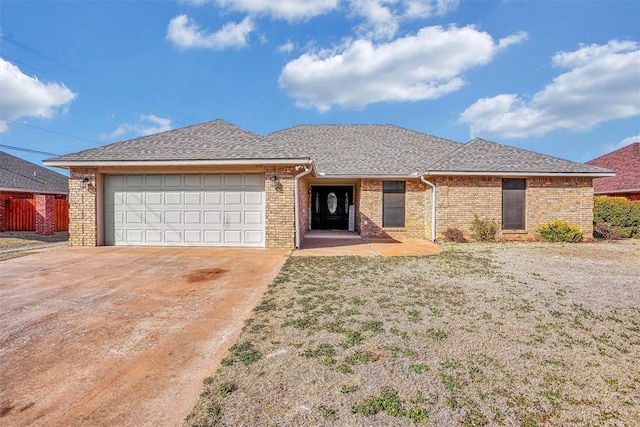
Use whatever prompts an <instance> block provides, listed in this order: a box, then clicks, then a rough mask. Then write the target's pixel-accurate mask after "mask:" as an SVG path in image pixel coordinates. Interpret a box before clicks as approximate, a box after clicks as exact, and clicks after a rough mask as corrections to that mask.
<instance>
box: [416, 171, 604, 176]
mask: <svg viewBox="0 0 640 427" xmlns="http://www.w3.org/2000/svg"><path fill="white" fill-rule="evenodd" d="M422 175H430V176H502V177H510V176H545V177H553V176H561V177H584V178H603V177H607V176H616V174H615V173H613V172H594V173H591V172H497V171H496V172H453V171H452V172H441V171H438V172H425V173H423V174H422Z"/></svg>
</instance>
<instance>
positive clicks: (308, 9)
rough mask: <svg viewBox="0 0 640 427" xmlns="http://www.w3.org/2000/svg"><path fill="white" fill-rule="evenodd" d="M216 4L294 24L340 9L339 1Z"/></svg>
mask: <svg viewBox="0 0 640 427" xmlns="http://www.w3.org/2000/svg"><path fill="white" fill-rule="evenodd" d="M216 3H217V4H218V5H219V6H220V7H224V8H227V9H230V10H235V11H239V12H245V13H250V14H252V15H269V16H271V17H272V18H276V19H284V20H287V21H289V22H293V21H300V20H305V19H309V18H313V17H314V16H318V15H323V14H325V13H328V12H330V11H332V10H334V9H336V8H337V7H338V3H339V0H216Z"/></svg>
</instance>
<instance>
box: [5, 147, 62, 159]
mask: <svg viewBox="0 0 640 427" xmlns="http://www.w3.org/2000/svg"><path fill="white" fill-rule="evenodd" d="M0 147H2V148H6V149H8V150H15V151H24V152H25V153H34V154H45V155H47V156H59V155H60V154H57V153H49V152H47V151H38V150H32V149H31V148H22V147H14V146H13V145H5V144H0Z"/></svg>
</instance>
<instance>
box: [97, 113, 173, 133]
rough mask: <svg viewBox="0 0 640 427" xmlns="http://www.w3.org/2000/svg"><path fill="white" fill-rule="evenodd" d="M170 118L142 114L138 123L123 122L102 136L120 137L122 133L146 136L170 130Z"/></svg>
mask: <svg viewBox="0 0 640 427" xmlns="http://www.w3.org/2000/svg"><path fill="white" fill-rule="evenodd" d="M171 129H172V126H171V119H165V118H162V117H158V116H156V115H154V114H143V115H142V116H140V121H139V122H138V123H123V124H121V125H120V126H118V127H117V128H116V130H114V131H113V132H111V133H110V134H108V135H106V136H103V137H104V138H110V139H115V138H121V137H122V136H124V135H133V136H136V137H138V136H146V135H152V134H154V133H160V132H166V131H168V130H171Z"/></svg>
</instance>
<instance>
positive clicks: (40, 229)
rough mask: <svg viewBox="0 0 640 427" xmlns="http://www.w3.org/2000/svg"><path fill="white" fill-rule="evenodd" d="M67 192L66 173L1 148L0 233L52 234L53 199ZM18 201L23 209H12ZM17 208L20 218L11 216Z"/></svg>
mask: <svg viewBox="0 0 640 427" xmlns="http://www.w3.org/2000/svg"><path fill="white" fill-rule="evenodd" d="M68 193H69V178H68V177H67V176H65V175H62V174H59V173H57V172H54V171H52V170H49V169H47V168H43V167H42V166H39V165H36V164H34V163H31V162H28V161H26V160H23V159H21V158H19V157H15V156H12V155H11V154H8V153H5V152H3V151H0V232H3V231H13V230H19V231H36V232H37V233H40V234H52V233H53V232H54V231H55V230H54V225H55V222H54V215H55V211H54V207H55V200H60V199H62V200H66V199H67V195H68ZM20 201H24V202H26V203H19V202H20ZM27 201H28V202H27ZM18 204H20V205H21V206H26V209H15V210H14V209H12V208H13V207H14V206H13V205H18ZM22 210H25V211H26V212H22ZM16 211H18V212H20V213H21V214H22V215H21V217H20V218H13V217H12V215H14V212H16ZM63 222H65V223H66V221H63Z"/></svg>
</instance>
